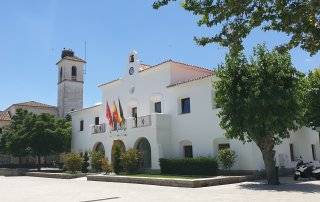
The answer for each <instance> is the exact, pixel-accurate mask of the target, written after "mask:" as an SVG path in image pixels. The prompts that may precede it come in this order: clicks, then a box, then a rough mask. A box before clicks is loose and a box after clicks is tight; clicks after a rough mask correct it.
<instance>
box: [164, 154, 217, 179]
mask: <svg viewBox="0 0 320 202" xmlns="http://www.w3.org/2000/svg"><path fill="white" fill-rule="evenodd" d="M159 161H160V168H161V173H162V174H172V175H208V176H213V175H216V174H217V171H218V163H217V160H216V159H215V158H211V157H196V158H185V159H164V158H161V159H159Z"/></svg>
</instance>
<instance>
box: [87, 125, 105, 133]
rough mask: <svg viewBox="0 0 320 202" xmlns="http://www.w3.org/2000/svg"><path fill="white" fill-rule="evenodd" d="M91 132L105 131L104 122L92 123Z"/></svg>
mask: <svg viewBox="0 0 320 202" xmlns="http://www.w3.org/2000/svg"><path fill="white" fill-rule="evenodd" d="M91 132H92V134H97V133H104V132H106V124H104V123H103V124H99V125H93V126H92V128H91Z"/></svg>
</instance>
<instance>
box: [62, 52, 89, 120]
mask: <svg viewBox="0 0 320 202" xmlns="http://www.w3.org/2000/svg"><path fill="white" fill-rule="evenodd" d="M85 63H86V61H84V60H83V59H81V58H79V57H77V56H75V55H74V52H73V51H72V50H70V49H69V50H67V49H63V50H62V53H61V59H60V60H59V61H58V62H57V64H56V65H57V66H58V114H59V117H65V116H66V115H67V114H68V113H69V112H71V111H74V110H79V109H82V108H83V73H84V64H85Z"/></svg>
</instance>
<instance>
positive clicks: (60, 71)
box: [59, 67, 62, 82]
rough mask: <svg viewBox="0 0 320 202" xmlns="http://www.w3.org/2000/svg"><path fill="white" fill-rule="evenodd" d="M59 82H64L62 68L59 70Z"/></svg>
mask: <svg viewBox="0 0 320 202" xmlns="http://www.w3.org/2000/svg"><path fill="white" fill-rule="evenodd" d="M59 81H60V82H61V81H62V67H60V69H59Z"/></svg>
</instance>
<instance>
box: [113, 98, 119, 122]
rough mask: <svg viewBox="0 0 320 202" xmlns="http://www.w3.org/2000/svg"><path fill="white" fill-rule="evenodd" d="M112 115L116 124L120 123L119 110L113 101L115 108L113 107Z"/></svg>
mask: <svg viewBox="0 0 320 202" xmlns="http://www.w3.org/2000/svg"><path fill="white" fill-rule="evenodd" d="M112 114H113V121H114V123H120V119H119V113H118V109H117V106H116V103H115V102H114V101H113V106H112Z"/></svg>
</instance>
